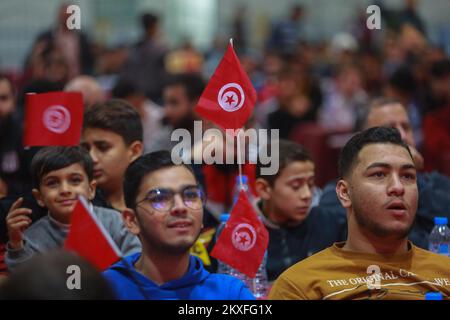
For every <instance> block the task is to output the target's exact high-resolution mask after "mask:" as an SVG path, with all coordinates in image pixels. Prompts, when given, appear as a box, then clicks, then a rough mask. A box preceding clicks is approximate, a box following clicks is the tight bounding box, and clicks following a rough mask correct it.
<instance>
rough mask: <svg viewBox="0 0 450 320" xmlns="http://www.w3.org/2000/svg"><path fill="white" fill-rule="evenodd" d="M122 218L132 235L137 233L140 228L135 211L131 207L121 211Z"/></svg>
mask: <svg viewBox="0 0 450 320" xmlns="http://www.w3.org/2000/svg"><path fill="white" fill-rule="evenodd" d="M122 219H123V223H124V225H125V227H127V229H128V230H129V231H130V232H131V233H132V234H134V235H136V236H137V235H139V233H140V232H141V228H140V226H139V221H138V219H137V217H136V212H135V211H134V210H133V209H129V208H126V209H124V210H123V211H122Z"/></svg>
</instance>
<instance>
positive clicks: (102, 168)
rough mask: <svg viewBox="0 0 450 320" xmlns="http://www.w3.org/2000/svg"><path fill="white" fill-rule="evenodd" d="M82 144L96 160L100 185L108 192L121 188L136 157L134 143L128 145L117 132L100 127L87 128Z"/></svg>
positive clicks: (95, 166) (96, 174) (95, 168)
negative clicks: (126, 173) (127, 170)
mask: <svg viewBox="0 0 450 320" xmlns="http://www.w3.org/2000/svg"><path fill="white" fill-rule="evenodd" d="M81 145H82V146H83V147H84V148H86V150H88V151H89V154H90V155H91V158H92V161H93V162H94V179H95V180H96V181H97V184H98V186H99V187H100V188H102V189H103V190H105V191H106V192H108V191H109V190H111V189H115V188H121V186H122V179H123V175H124V173H125V170H126V169H127V167H128V165H129V164H130V162H132V161H133V160H134V159H135V157H136V155H135V152H134V151H133V149H132V145H130V146H126V145H125V142H124V140H123V138H122V137H121V136H120V135H118V134H117V133H114V132H112V131H109V130H103V129H99V128H87V129H85V130H84V132H83V140H82V143H81Z"/></svg>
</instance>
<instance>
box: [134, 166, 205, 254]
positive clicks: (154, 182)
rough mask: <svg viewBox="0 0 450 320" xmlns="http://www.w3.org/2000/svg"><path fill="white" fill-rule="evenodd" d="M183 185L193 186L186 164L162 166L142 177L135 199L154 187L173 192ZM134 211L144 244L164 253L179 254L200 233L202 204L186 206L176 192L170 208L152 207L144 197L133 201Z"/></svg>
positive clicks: (191, 175)
mask: <svg viewBox="0 0 450 320" xmlns="http://www.w3.org/2000/svg"><path fill="white" fill-rule="evenodd" d="M187 186H197V181H196V179H195V177H194V175H193V174H192V173H191V172H190V171H189V170H188V169H187V168H185V167H184V166H173V167H168V168H163V169H160V170H158V171H155V172H153V173H150V174H148V175H147V176H145V177H144V178H143V179H142V182H141V186H140V188H139V192H138V195H137V197H136V202H137V203H138V202H140V201H141V200H142V199H144V198H145V197H146V196H147V194H148V192H149V191H151V190H154V189H171V190H173V191H175V192H177V191H180V190H182V189H183V188H185V187H187ZM136 215H137V221H136V223H137V224H138V229H139V234H140V236H141V240H142V241H143V243H144V246H145V245H147V246H148V247H149V248H152V249H154V250H158V251H161V252H165V253H173V254H183V253H186V252H187V251H188V250H189V249H190V248H191V247H192V245H193V244H194V243H195V241H196V240H197V238H198V236H199V234H200V230H201V228H202V218H203V207H201V208H200V209H197V210H194V209H191V208H189V207H187V206H186V205H185V204H184V202H183V200H182V197H181V195H180V194H179V193H178V194H176V195H175V198H174V204H173V207H172V208H171V209H170V210H167V211H159V210H156V209H154V208H153V207H152V206H151V205H150V203H149V201H146V200H144V201H142V202H140V203H139V204H138V205H137V207H136Z"/></svg>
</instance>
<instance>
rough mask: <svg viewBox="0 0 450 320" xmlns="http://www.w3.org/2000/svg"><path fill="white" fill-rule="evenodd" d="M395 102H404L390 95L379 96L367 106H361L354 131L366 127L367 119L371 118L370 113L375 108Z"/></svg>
mask: <svg viewBox="0 0 450 320" xmlns="http://www.w3.org/2000/svg"><path fill="white" fill-rule="evenodd" d="M393 104H400V105H402V103H401V102H400V101H399V100H397V99H394V98H388V97H378V98H374V99H373V100H371V101H370V102H369V104H368V105H367V106H364V107H362V108H359V110H358V112H357V113H356V121H355V126H354V128H353V131H354V132H358V131H362V130H364V129H365V128H366V126H367V120H368V119H369V114H370V112H371V111H372V110H373V109H377V108H381V107H384V106H387V105H393Z"/></svg>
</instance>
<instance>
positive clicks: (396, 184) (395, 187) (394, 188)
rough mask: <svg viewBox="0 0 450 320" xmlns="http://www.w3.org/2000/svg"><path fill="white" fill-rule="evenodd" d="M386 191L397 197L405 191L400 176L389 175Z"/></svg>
mask: <svg viewBox="0 0 450 320" xmlns="http://www.w3.org/2000/svg"><path fill="white" fill-rule="evenodd" d="M387 191H388V195H389V196H397V197H399V196H402V195H403V194H404V193H405V186H404V185H403V183H402V181H401V180H400V176H399V175H398V174H392V175H391V178H390V179H389V185H388V190H387Z"/></svg>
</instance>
